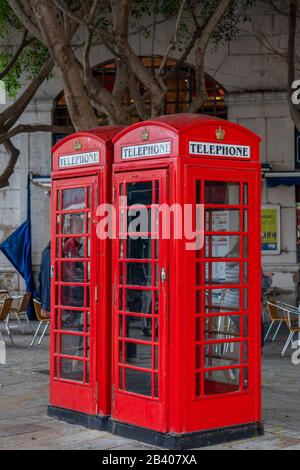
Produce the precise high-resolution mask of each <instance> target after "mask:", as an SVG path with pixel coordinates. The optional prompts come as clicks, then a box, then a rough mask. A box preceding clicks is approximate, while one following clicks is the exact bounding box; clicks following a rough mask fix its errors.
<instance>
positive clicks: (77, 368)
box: [61, 358, 84, 382]
mask: <svg viewBox="0 0 300 470" xmlns="http://www.w3.org/2000/svg"><path fill="white" fill-rule="evenodd" d="M83 374H84V362H81V361H74V360H73V359H72V360H71V359H63V358H62V359H61V378H62V379H65V380H72V381H73V382H83V380H84V377H83Z"/></svg>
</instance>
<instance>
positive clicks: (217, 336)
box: [205, 315, 241, 340]
mask: <svg viewBox="0 0 300 470" xmlns="http://www.w3.org/2000/svg"><path fill="white" fill-rule="evenodd" d="M240 334H241V330H240V317H239V316H238V315H227V316H219V317H209V318H206V320H205V339H206V340H224V339H236V338H238V337H240Z"/></svg>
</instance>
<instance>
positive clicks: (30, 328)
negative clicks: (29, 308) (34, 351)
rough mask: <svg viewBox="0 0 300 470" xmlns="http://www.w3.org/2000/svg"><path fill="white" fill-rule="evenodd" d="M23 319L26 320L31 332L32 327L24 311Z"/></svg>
mask: <svg viewBox="0 0 300 470" xmlns="http://www.w3.org/2000/svg"><path fill="white" fill-rule="evenodd" d="M25 319H26V321H27V325H28V326H29V329H30V331H31V333H32V334H33V329H32V326H31V323H30V320H29V318H28V317H27V315H26V313H25Z"/></svg>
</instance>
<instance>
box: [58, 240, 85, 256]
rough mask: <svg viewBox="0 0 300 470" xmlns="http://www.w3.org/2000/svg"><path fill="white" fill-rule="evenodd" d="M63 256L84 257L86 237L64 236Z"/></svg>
mask: <svg viewBox="0 0 300 470" xmlns="http://www.w3.org/2000/svg"><path fill="white" fill-rule="evenodd" d="M62 257H63V258H84V238H75V237H72V238H63V239H62Z"/></svg>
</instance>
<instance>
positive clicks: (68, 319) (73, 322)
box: [60, 310, 84, 332]
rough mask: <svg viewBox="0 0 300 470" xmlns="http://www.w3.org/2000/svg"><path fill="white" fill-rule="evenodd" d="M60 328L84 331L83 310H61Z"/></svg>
mask: <svg viewBox="0 0 300 470" xmlns="http://www.w3.org/2000/svg"><path fill="white" fill-rule="evenodd" d="M60 315H61V317H60V320H61V329H62V330H65V331H78V332H79V331H84V312H78V311H76V310H61V314H60Z"/></svg>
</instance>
